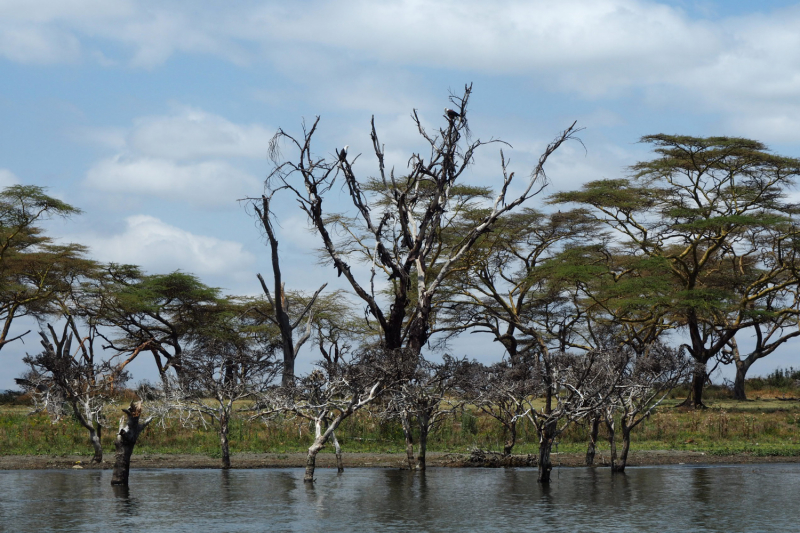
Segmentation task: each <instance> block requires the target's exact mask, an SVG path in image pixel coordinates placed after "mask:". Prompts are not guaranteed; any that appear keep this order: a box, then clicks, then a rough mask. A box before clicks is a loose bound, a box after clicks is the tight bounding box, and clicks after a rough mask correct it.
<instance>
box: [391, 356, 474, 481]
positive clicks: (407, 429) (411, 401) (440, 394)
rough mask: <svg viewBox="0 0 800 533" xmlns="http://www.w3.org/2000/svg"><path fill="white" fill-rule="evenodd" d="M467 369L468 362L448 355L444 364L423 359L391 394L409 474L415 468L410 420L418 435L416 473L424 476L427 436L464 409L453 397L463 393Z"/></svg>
mask: <svg viewBox="0 0 800 533" xmlns="http://www.w3.org/2000/svg"><path fill="white" fill-rule="evenodd" d="M467 367H468V365H467V364H466V362H465V361H463V360H459V359H454V358H452V357H450V356H449V355H445V356H444V358H443V361H442V362H441V363H434V362H431V361H428V360H426V359H425V358H424V357H422V356H420V357H419V359H418V364H417V365H416V368H415V369H414V370H413V372H410V375H409V376H405V377H404V379H402V380H401V381H400V382H399V383H398V384H397V385H396V387H395V389H394V390H393V391H392V394H391V399H390V401H389V409H388V412H389V413H390V414H396V415H399V418H400V421H401V423H402V427H403V435H404V437H405V441H406V455H407V459H408V468H409V469H410V470H413V469H414V468H415V466H414V440H413V433H412V427H411V423H410V422H411V420H416V422H417V430H418V434H419V453H418V454H417V460H416V469H417V470H420V471H423V472H424V471H425V469H426V460H425V459H426V453H427V449H428V435H429V434H430V433H431V431H433V430H434V429H435V428H436V427H437V426H438V425H439V424H440V423H441V422H442V421H443V420H444V418H445V417H447V416H448V415H451V414H453V413H454V412H456V411H457V410H458V409H460V408H461V406H462V404H463V400H459V399H457V395H456V394H454V393H455V392H456V391H457V390H463V389H464V384H465V383H464V382H465V377H466V375H467V373H466V372H465V370H466V368H467Z"/></svg>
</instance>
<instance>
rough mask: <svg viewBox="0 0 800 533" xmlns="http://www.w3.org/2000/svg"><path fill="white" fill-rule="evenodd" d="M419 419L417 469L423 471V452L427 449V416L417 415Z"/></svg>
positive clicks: (424, 465) (424, 464) (428, 427)
mask: <svg viewBox="0 0 800 533" xmlns="http://www.w3.org/2000/svg"><path fill="white" fill-rule="evenodd" d="M418 420H419V454H418V455H417V470H419V471H420V472H425V467H426V463H425V454H426V452H427V450H428V430H429V429H430V426H429V425H428V420H429V419H428V416H427V415H425V414H423V415H422V416H419V417H418Z"/></svg>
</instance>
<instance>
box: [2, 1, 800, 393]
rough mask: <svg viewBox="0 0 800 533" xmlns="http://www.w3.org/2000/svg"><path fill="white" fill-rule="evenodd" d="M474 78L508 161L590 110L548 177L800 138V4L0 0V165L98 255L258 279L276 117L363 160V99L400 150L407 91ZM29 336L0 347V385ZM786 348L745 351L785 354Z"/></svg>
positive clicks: (493, 172) (69, 235) (483, 115)
mask: <svg viewBox="0 0 800 533" xmlns="http://www.w3.org/2000/svg"><path fill="white" fill-rule="evenodd" d="M469 82H473V83H474V95H473V98H472V101H471V104H472V105H471V115H470V125H471V128H472V130H473V133H474V135H475V136H476V137H480V138H481V139H488V138H491V137H494V138H501V139H503V140H505V141H507V142H509V143H510V144H511V145H512V146H513V149H512V150H508V149H507V150H506V155H507V156H510V157H511V160H512V167H513V168H512V170H513V169H518V170H519V171H520V173H521V174H523V175H524V174H525V172H524V170H526V169H530V168H531V165H532V162H533V161H534V160H535V159H536V158H537V157H538V154H539V152H540V151H541V149H542V148H543V147H544V146H545V145H546V143H547V141H549V140H550V139H551V138H552V137H553V136H554V135H555V134H556V133H557V132H558V131H560V130H562V129H564V128H565V127H567V126H568V125H569V124H571V123H572V122H573V121H574V120H577V121H578V125H579V126H581V127H583V128H585V130H584V131H583V132H582V133H581V139H582V141H583V144H584V145H585V150H584V148H583V147H582V146H580V145H578V144H575V143H574V144H573V145H570V146H566V147H565V148H564V149H562V150H561V151H560V152H559V153H558V154H557V156H556V157H555V158H554V159H553V160H552V161H551V163H552V164H551V166H550V168H549V174H550V177H551V179H552V185H551V186H550V188H549V192H555V191H558V190H568V189H572V188H575V187H578V186H579V185H580V184H581V183H583V182H585V181H587V180H591V179H598V178H603V177H614V176H619V175H620V174H622V173H623V172H624V168H625V167H626V166H627V165H629V164H631V163H633V162H635V161H637V160H641V159H645V158H647V157H648V153H647V150H646V147H644V146H642V145H639V144H637V143H636V141H637V139H638V138H639V137H641V136H642V135H646V134H654V133H680V134H687V135H696V136H707V135H736V136H744V137H750V138H754V139H758V140H760V141H763V142H765V143H767V144H768V145H769V146H770V147H771V148H772V149H773V150H774V151H776V152H778V153H781V154H785V155H789V156H794V157H800V3H798V2H796V1H794V2H793V1H782V0H762V1H761V2H758V3H756V2H750V1H744V0H742V1H735V0H726V1H723V0H719V1H713V0H709V1H690V0H672V1H660V2H657V1H647V0H560V1H559V2H553V1H543V0H542V1H540V0H527V1H494V2H478V1H473V0H458V1H455V0H453V1H432V0H426V1H414V0H407V1H403V0H392V1H380V2H378V1H372V2H369V1H358V0H353V1H350V2H317V1H312V0H303V1H295V2H277V1H276V2H268V1H265V2H258V1H240V2H235V3H234V2H221V1H210V0H209V1H189V0H185V1H172V0H159V1H132V0H131V1H127V0H33V1H32V0H0V186H6V185H9V184H13V183H24V184H36V185H44V186H47V187H48V188H49V191H50V193H51V194H53V195H55V196H58V197H60V198H62V199H64V200H66V201H68V202H69V203H71V204H73V205H75V206H78V207H80V208H81V209H83V210H84V214H83V215H81V216H79V217H76V218H74V219H72V220H70V221H69V222H67V223H58V224H51V225H50V226H48V231H49V232H50V234H52V235H56V236H58V237H60V238H62V239H64V240H67V241H74V242H80V243H84V244H87V245H89V246H90V247H91V250H92V255H93V256H94V257H95V258H97V259H100V260H103V261H115V262H126V263H136V264H139V265H142V266H143V267H144V268H146V269H147V270H148V271H150V272H153V273H156V272H169V271H172V270H176V269H181V270H183V271H187V272H193V273H195V274H197V275H198V276H200V277H201V278H202V279H203V281H205V282H206V283H209V284H211V285H214V286H219V287H223V288H225V289H226V290H227V291H228V292H231V293H237V294H244V293H255V292H257V291H258V286H257V281H256V279H255V276H254V274H255V273H256V272H258V271H262V272H264V273H265V274H266V273H268V270H267V263H266V255H265V249H264V245H263V241H262V239H261V236H260V233H259V231H258V228H257V227H256V225H255V224H254V221H253V219H252V217H251V216H249V214H248V212H247V211H246V209H244V208H243V206H242V205H241V204H240V203H239V202H237V200H239V199H241V198H245V197H248V196H258V195H260V193H261V191H262V186H263V185H262V183H263V178H264V176H265V175H266V174H267V173H268V172H269V170H270V165H269V162H268V160H267V157H266V153H267V144H268V141H269V139H270V137H271V136H272V134H273V133H274V132H275V130H276V129H277V128H278V127H282V128H284V129H285V130H287V131H289V132H295V133H296V132H299V128H300V125H301V122H302V120H303V118H305V119H306V120H313V118H314V117H315V116H317V115H319V116H321V117H322V122H321V129H320V131H319V135H318V140H317V145H316V151H317V152H318V153H320V154H332V153H333V151H334V149H335V148H336V147H340V146H343V145H345V144H349V145H350V146H351V153H355V152H362V153H364V156H362V158H361V159H360V160H359V163H358V165H357V170H360V171H361V172H363V173H364V175H369V174H370V173H371V172H374V169H375V166H374V161H373V159H374V157H373V158H370V157H369V151H368V147H369V136H368V126H369V121H370V117H371V116H372V115H374V116H375V121H376V124H377V126H378V129H379V133H380V134H381V138H382V142H384V143H385V144H386V149H387V153H388V154H389V156H390V159H391V160H392V162H394V163H395V164H396V165H398V167H403V165H404V162H405V160H406V159H407V156H408V154H409V153H410V151H411V150H414V149H417V148H418V147H419V146H420V144H419V142H418V138H417V137H416V136H415V134H414V128H413V124H412V122H411V120H410V118H409V114H410V112H411V110H412V109H418V110H419V113H420V115H421V117H422V118H423V121H425V122H426V123H429V124H436V123H437V121H441V120H442V118H441V110H442V108H443V107H444V106H445V105H446V104H447V95H448V94H449V91H454V92H458V91H459V90H461V89H463V86H464V84H465V83H469ZM498 160H499V154H498V153H497V151H496V150H495V149H493V148H491V149H487V150H485V151H484V152H482V153H481V154H480V155H479V159H478V161H477V164H476V165H475V167H474V168H473V169H472V172H471V173H470V175H468V176H467V179H469V180H471V181H473V182H475V183H483V184H492V183H496V180H497V169H498ZM278 215H279V217H280V219H281V228H280V231H281V238H282V240H281V246H282V249H283V250H284V253H285V261H286V263H287V265H288V267H287V269H288V270H289V271H288V272H287V273H286V274H287V276H286V277H287V278H288V279H287V284H288V286H290V287H294V288H299V289H307V290H313V289H316V288H317V287H318V286H319V284H320V283H321V281H322V280H321V279H320V278H319V274H318V272H319V271H318V270H316V269H315V268H314V259H313V257H311V256H310V255H309V254H310V252H311V251H313V247H314V240H313V237H312V236H311V235H309V234H308V232H307V231H306V230H305V221H304V218H303V217H302V216H301V214H300V213H299V212H298V210H297V209H296V207H295V206H293V205H292V204H291V202H286V203H285V205H283V206H281V209H279V210H278ZM19 327H22V325H20V326H19ZM33 340H34V339H29V340H28V342H27V344H25V345H22V344H19V343H17V344H16V345H13V346H8V347H6V348H5V349H4V350H3V351H2V353H0V358H2V359H3V365H4V366H3V368H4V370H3V372H0V389H3V388H10V387H12V386H13V384H12V383H11V381H12V378H13V377H15V376H17V375H18V374H19V371H20V370H21V366H20V365H19V364H18V363H17V361H18V360H19V358H20V357H21V355H23V354H24V353H25V351H26V350H30V351H34V350H35V343H34V342H33ZM792 351H793V350H788V349H787V350H784V352H783V353H782V354H776V355H773V356H771V358H770V359H769V360H766V361H764V362H762V363H759V365H757V366H756V367H755V372H756V373H759V370H762V371H767V370H768V369H769V368H772V367H774V366H776V365H782V366H788V365H790V364H795V366H800V362H794V361H793V359H792V358H791V352H792ZM142 372H144V371H142Z"/></svg>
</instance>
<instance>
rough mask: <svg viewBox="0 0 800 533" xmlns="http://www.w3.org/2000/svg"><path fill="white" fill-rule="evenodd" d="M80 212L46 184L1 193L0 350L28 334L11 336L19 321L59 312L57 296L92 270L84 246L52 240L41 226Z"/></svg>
mask: <svg viewBox="0 0 800 533" xmlns="http://www.w3.org/2000/svg"><path fill="white" fill-rule="evenodd" d="M80 212H81V211H80V209H78V208H76V207H73V206H71V205H69V204H67V203H65V202H62V201H61V200H59V199H57V198H53V197H51V196H48V195H47V194H45V189H44V188H42V187H37V186H34V185H13V186H11V187H6V188H5V189H3V190H2V191H1V192H0V349H2V348H3V347H4V346H5V345H6V344H8V343H10V342H13V341H15V340H17V339H20V338H21V337H23V336H25V335H26V334H28V333H30V331H26V332H23V333H21V334H12V333H11V326H12V323H13V322H14V320H15V319H17V318H20V317H23V316H34V317H36V318H42V317H44V316H45V315H48V314H50V313H54V312H56V313H57V312H58V306H57V305H53V304H54V299H56V296H57V295H59V294H62V293H67V292H69V289H70V284H71V282H72V280H74V278H75V277H76V276H80V275H81V273H83V272H85V271H86V269H87V268H90V267H89V266H87V263H91V262H90V261H88V260H87V259H86V258H85V252H86V248H85V247H83V246H80V245H78V244H66V245H57V244H54V243H53V240H52V239H51V238H50V237H48V236H46V235H44V232H43V230H42V228H41V227H40V226H39V225H38V224H40V223H42V222H44V221H46V220H49V219H52V218H56V217H59V218H67V217H69V216H71V215H75V214H79V213H80Z"/></svg>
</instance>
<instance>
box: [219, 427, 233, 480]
mask: <svg viewBox="0 0 800 533" xmlns="http://www.w3.org/2000/svg"><path fill="white" fill-rule="evenodd" d="M228 426H229V424H228V415H227V414H223V415H222V416H221V417H220V419H219V449H220V452H221V456H222V468H224V469H227V468H230V467H231V452H230V446H229V445H228Z"/></svg>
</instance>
